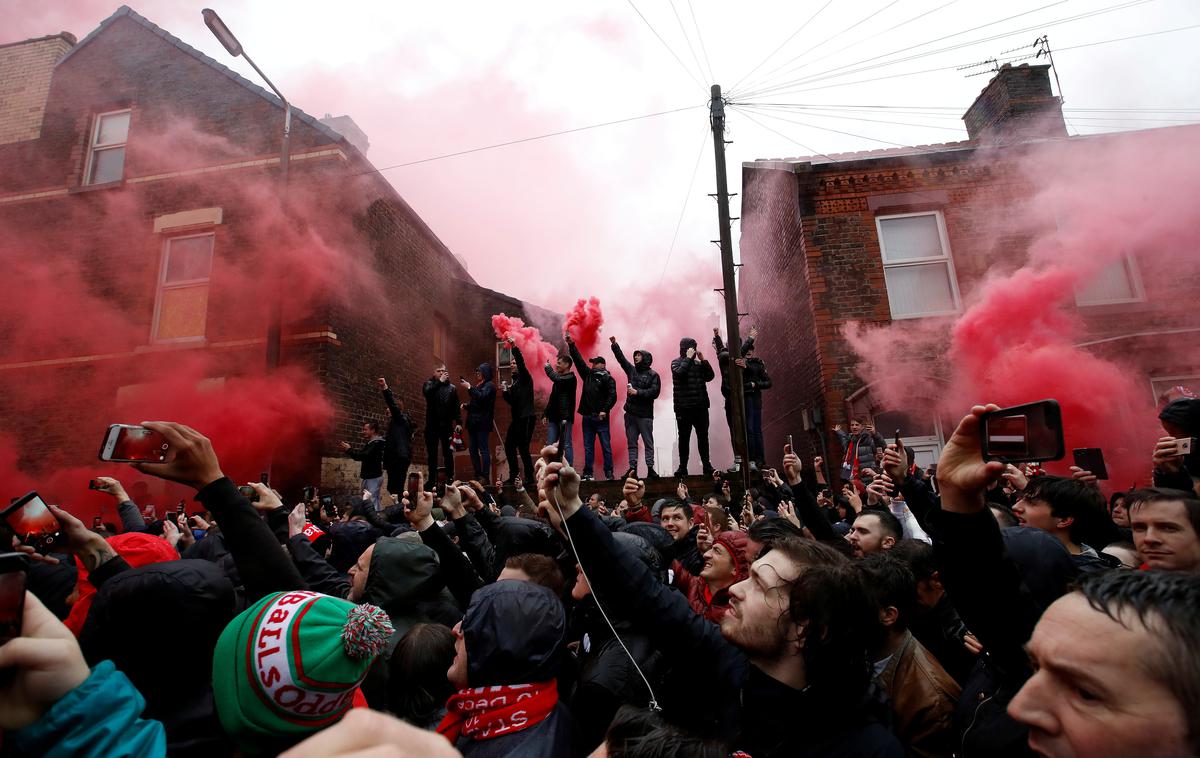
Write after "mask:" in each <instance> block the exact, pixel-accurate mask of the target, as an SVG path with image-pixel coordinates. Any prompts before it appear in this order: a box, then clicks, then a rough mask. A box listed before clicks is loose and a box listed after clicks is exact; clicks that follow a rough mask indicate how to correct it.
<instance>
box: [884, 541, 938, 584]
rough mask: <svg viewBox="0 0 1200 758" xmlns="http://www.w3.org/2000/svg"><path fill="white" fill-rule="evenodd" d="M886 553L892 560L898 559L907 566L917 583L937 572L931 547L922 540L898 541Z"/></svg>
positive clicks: (935, 560)
mask: <svg viewBox="0 0 1200 758" xmlns="http://www.w3.org/2000/svg"><path fill="white" fill-rule="evenodd" d="M888 552H889V554H890V555H891V556H892V557H893V558H899V559H900V560H902V561H904V562H905V563H906V564H908V568H909V570H910V571H912V573H913V578H914V579H916V580H917V581H918V582H920V581H924V580H925V579H928V578H929V577H931V576H933V575H934V574H935V573H936V572H937V571H938V562H937V558H936V556H935V555H934V552H933V545H930V544H929V543H928V542H925V541H924V540H914V539H907V540H900V541H899V542H897V543H896V546H895V547H893V548H892V549H891V550H890V551H888Z"/></svg>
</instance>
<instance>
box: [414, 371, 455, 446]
mask: <svg viewBox="0 0 1200 758" xmlns="http://www.w3.org/2000/svg"><path fill="white" fill-rule="evenodd" d="M421 392H422V393H424V395H425V431H427V432H445V433H446V434H447V435H448V434H450V430H451V428H453V426H454V425H455V424H456V423H457V422H458V418H459V411H460V410H461V408H460V407H459V402H458V390H456V389H454V385H453V384H451V383H450V382H442V381H439V380H438V379H437V378H436V377H431V378H429V379H426V380H425V386H424V387H422V388H421Z"/></svg>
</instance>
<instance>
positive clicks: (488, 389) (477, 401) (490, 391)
mask: <svg viewBox="0 0 1200 758" xmlns="http://www.w3.org/2000/svg"><path fill="white" fill-rule="evenodd" d="M479 373H480V374H482V375H483V383H482V384H480V385H479V386H477V387H472V388H471V389H469V390H467V395H469V396H470V399H469V400H467V428H468V429H488V430H490V429H491V428H492V419H493V418H494V417H495V415H496V384H495V382H493V381H492V366H491V364H490V363H483V364H480V366H479Z"/></svg>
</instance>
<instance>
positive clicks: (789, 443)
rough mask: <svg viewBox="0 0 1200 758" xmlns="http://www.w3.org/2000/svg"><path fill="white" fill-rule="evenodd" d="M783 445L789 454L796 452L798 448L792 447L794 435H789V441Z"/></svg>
mask: <svg viewBox="0 0 1200 758" xmlns="http://www.w3.org/2000/svg"><path fill="white" fill-rule="evenodd" d="M783 444H784V445H786V446H787V452H789V453H794V452H796V448H794V447H792V435H790V434H789V435H788V436H787V441H786V442H784V443H783Z"/></svg>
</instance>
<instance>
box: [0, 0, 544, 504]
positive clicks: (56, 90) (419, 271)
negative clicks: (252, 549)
mask: <svg viewBox="0 0 1200 758" xmlns="http://www.w3.org/2000/svg"><path fill="white" fill-rule="evenodd" d="M293 109H294V111H293V113H294V115H293V120H292V137H291V158H290V176H289V181H288V184H287V189H286V198H287V199H286V205H284V204H282V203H281V200H280V197H281V190H280V189H279V187H280V184H279V165H280V133H281V127H282V122H283V108H282V104H281V102H280V101H279V100H278V99H277V98H275V97H274V96H273V95H272V94H270V93H269V92H267V91H266V90H264V89H263V88H261V87H259V86H258V85H256V84H254V83H252V82H250V81H248V80H246V79H244V78H243V77H241V76H239V75H238V74H236V73H234V72H233V71H231V70H229V69H228V68H226V67H225V66H223V65H221V64H220V63H218V62H217V61H215V60H213V59H211V58H209V57H207V56H206V55H204V54H202V53H200V52H199V51H197V50H196V49H194V48H192V47H190V46H189V45H187V44H186V43H184V42H182V41H181V40H179V39H177V38H175V37H173V36H172V35H171V34H169V33H168V32H166V31H164V30H163V29H161V28H159V27H157V26H155V25H154V24H153V23H151V22H150V21H148V20H147V19H145V18H143V17H142V16H140V15H138V14H137V13H135V12H134V11H133V10H131V9H129V8H128V7H125V6H122V7H121V8H120V9H118V10H117V11H116V12H115V13H114V14H113V15H112V16H110V17H109V18H108V19H107V20H105V21H104V22H103V23H102V24H101V25H100V26H99V27H98V28H97V29H95V30H94V31H93V32H92V33H91V34H89V35H87V36H86V37H85V38H83V39H82V40H79V41H78V42H76V41H75V39H74V38H73V37H72V36H71V35H69V34H67V33H62V34H58V35H53V36H49V37H44V38H40V39H35V40H27V41H24V42H14V43H10V44H7V45H3V46H0V230H2V232H3V234H2V235H0V236H3V239H4V241H3V242H0V248H4V251H3V252H4V254H5V255H6V256H7V257H8V258H9V260H10V266H15V267H16V272H17V273H18V274H19V275H21V276H23V277H25V278H18V279H16V280H13V279H10V283H11V282H13V281H18V282H20V283H21V284H20V285H19V288H14V290H17V289H19V290H20V291H13V292H10V293H9V295H8V296H6V299H9V300H10V302H18V303H22V304H23V306H22V307H24V308H25V309H26V310H28V309H37V308H43V307H44V308H45V310H44V312H42V311H39V315H38V316H37V317H36V318H31V319H28V320H27V321H26V322H25V323H24V325H23V326H14V325H13V324H12V323H10V324H8V325H6V326H3V327H0V336H2V337H3V342H4V347H3V348H0V429H2V430H3V431H4V432H7V433H9V434H10V435H13V436H14V437H15V438H16V439H18V440H19V451H18V454H19V455H18V464H19V465H20V467H21V468H22V469H23V470H31V471H36V470H39V467H41V466H43V464H45V463H46V462H48V461H52V462H54V463H55V465H66V464H65V463H64V462H76V463H78V462H85V461H87V460H94V458H95V448H96V444H97V441H98V436H97V435H98V434H99V431H98V429H99V428H100V427H101V425H102V424H104V423H106V419H107V420H124V419H121V418H120V413H119V411H120V409H121V407H122V400H123V398H124V397H125V396H126V395H127V394H128V393H130V392H132V391H136V389H137V388H138V387H139V386H141V385H143V384H144V383H146V382H152V381H154V379H155V378H156V377H160V376H162V375H163V374H164V372H171V371H177V370H179V367H180V366H181V365H185V364H187V365H190V364H195V365H196V366H199V367H200V368H199V369H197V371H198V372H199V373H198V376H197V377H196V378H195V381H197V382H200V383H208V384H210V385H219V384H220V383H221V382H223V381H225V380H226V379H228V378H230V377H236V376H241V375H243V374H248V373H258V374H261V373H262V372H263V370H262V367H263V365H264V361H265V359H264V355H265V352H266V345H267V330H268V326H269V325H270V324H271V323H272V321H273V314H274V313H275V312H276V309H277V308H278V309H279V311H280V312H281V313H282V338H281V354H282V358H281V370H282V371H283V372H285V373H286V372H288V371H295V372H301V373H303V374H305V375H307V376H310V377H312V376H315V377H316V378H317V379H318V380H319V386H320V390H321V391H322V393H323V394H324V395H325V396H326V397H327V398H329V399H330V400H331V401H332V403H333V406H334V413H333V419H332V428H328V429H326V430H325V431H326V434H324V435H321V436H322V437H323V439H322V440H321V441H319V442H314V443H312V445H313V446H312V449H309V450H306V451H289V452H288V455H287V456H286V459H283V458H284V457H283V456H278V455H277V456H276V457H275V460H274V466H275V470H276V476H275V481H276V482H278V483H279V484H280V485H281V486H286V487H292V488H295V487H298V486H299V485H300V484H305V483H319V484H323V485H325V486H326V487H327V488H328V487H335V486H342V487H346V488H348V487H349V485H350V483H351V482H353V481H354V480H356V469H355V464H353V463H352V462H350V461H348V460H347V459H346V458H345V457H344V456H342V455H341V453H340V450H339V449H338V448H337V446H336V441H337V440H339V439H346V440H350V441H354V440H357V439H358V433H359V429H360V426H361V423H362V421H363V420H364V419H366V418H380V419H382V418H383V416H384V415H385V410H384V408H383V404H382V401H381V400H380V397H379V394H378V392H377V391H376V390H375V388H374V379H375V377H378V376H386V377H388V378H389V380H390V381H391V382H392V384H393V386H394V388H395V389H396V391H397V394H398V396H400V397H402V398H403V399H404V400H405V401H406V402H407V406H408V408H409V409H410V411H412V415H413V416H414V418H415V421H416V424H417V426H418V429H419V427H420V425H421V423H422V417H423V413H424V403H423V400H422V398H421V394H420V384H421V382H422V380H423V379H424V378H425V377H427V376H428V375H429V374H430V373H431V367H432V365H433V363H434V361H439V360H440V361H446V362H447V363H448V365H449V368H450V371H451V373H452V375H453V376H456V377H457V376H458V375H460V374H461V375H466V376H470V375H471V370H472V369H473V368H474V367H475V366H476V365H478V364H479V363H480V362H482V361H485V360H486V361H491V362H493V364H494V363H495V362H496V360H497V354H498V346H497V344H496V341H495V339H494V338H493V336H492V334H491V329H490V323H489V317H490V315H491V314H493V313H497V312H500V311H506V312H507V313H509V314H510V315H516V316H520V317H522V318H523V319H525V321H526V322H528V323H533V324H537V325H541V326H542V327H543V328H544V330H546V331H548V333H551V334H554V333H558V332H559V331H561V323H562V317H561V316H556V315H555V314H552V313H550V312H548V311H545V310H542V309H540V308H536V307H534V306H530V305H527V304H525V303H522V302H520V301H518V300H516V299H514V298H510V297H507V296H505V295H503V294H501V293H497V292H493V291H491V290H489V289H486V288H485V287H482V286H480V285H479V284H478V283H476V282H475V281H474V279H472V277H471V275H470V273H469V272H468V271H467V269H466V267H465V265H464V264H463V263H462V261H461V260H460V259H459V258H458V257H457V256H455V255H454V254H453V253H452V252H451V251H450V250H449V249H447V248H446V246H445V245H444V244H442V242H441V241H440V240H439V239H438V237H437V235H436V234H435V233H434V231H433V230H431V229H430V228H429V227H428V226H427V225H426V224H425V223H424V222H423V221H422V220H421V218H420V217H419V216H418V215H417V214H416V213H415V212H414V211H413V209H412V208H411V207H410V206H409V205H408V204H407V203H406V202H405V201H404V199H403V198H402V197H401V196H400V195H399V194H398V193H397V192H396V190H395V189H394V188H393V187H392V186H391V185H390V184H389V183H388V182H387V181H385V180H384V179H383V178H382V177H381V176H380V175H379V174H378V173H376V172H375V171H374V167H373V166H372V165H371V163H370V162H369V161H368V160H367V159H366V157H365V156H364V155H363V153H362V152H360V151H359V149H357V148H356V147H355V146H354V145H353V144H351V142H350V141H349V140H348V139H347V138H345V137H343V135H342V133H339V132H338V131H335V130H334V129H332V128H330V127H329V126H327V125H326V124H324V123H322V122H321V121H318V120H317V119H315V118H313V117H311V116H309V115H308V114H305V113H304V112H302V111H301V110H299V109H296V108H295V106H294V105H293ZM331 123H334V124H338V125H340V126H341V127H342V128H343V130H344V131H347V132H351V131H355V132H356V131H357V129H356V128H353V129H352V128H351V127H353V122H349V126H347V125H346V121H344V120H343V121H340V122H339V121H338V120H337V119H335V120H333V121H331ZM351 136H354V137H356V138H361V137H362V135H361V133H357V134H352V135H351ZM359 144H362V142H360V143H359ZM13 270H14V269H12V268H10V273H12V271H13ZM30 271H33V272H34V273H33V274H30V273H29V272H30ZM39 277H40V278H39ZM38 282H41V284H40V285H39V284H38ZM47 282H49V284H48V285H47ZM42 285H47V286H45V287H44V289H38V288H39V287H41V286H42ZM31 288H32V289H33V291H32V292H31V291H30V289H31ZM22 298H25V300H22ZM18 315H22V314H18ZM39 324H41V325H43V326H45V327H46V329H45V332H44V333H43V332H38V333H37V334H34V335H31V336H26V334H27V333H28V332H29V331H30V330H31V329H32V330H34V331H37V328H38V325H39ZM106 324H114V325H116V326H115V327H114V328H111V329H106V328H104V326H105V325H106ZM497 411H498V418H497V423H498V425H499V427H500V429H504V428H505V427H506V425H507V416H506V412H507V408H506V407H505V405H504V403H503V402H499V403H497ZM81 430H84V431H81ZM494 439H495V437H493V440H494ZM415 450H416V454H415V456H414V462H416V463H423V462H424V458H425V456H424V445H423V444H422V443H421V441H420V433H419V431H418V434H417V439H416V441H415ZM252 465H253V466H258V465H260V463H253V464H251V463H249V462H247V463H246V466H248V467H249V466H252ZM242 473H245V472H242ZM84 481H85V482H86V480H84Z"/></svg>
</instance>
